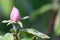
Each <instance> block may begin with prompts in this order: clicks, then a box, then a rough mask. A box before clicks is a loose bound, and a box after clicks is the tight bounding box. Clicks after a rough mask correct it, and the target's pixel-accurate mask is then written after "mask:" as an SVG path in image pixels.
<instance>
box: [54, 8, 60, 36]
mask: <svg viewBox="0 0 60 40" xmlns="http://www.w3.org/2000/svg"><path fill="white" fill-rule="evenodd" d="M54 31H55V33H56V34H57V35H60V9H59V12H58V14H57V17H56V20H55V25H54Z"/></svg>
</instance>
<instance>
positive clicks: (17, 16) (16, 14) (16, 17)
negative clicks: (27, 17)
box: [10, 7, 20, 22]
mask: <svg viewBox="0 0 60 40" xmlns="http://www.w3.org/2000/svg"><path fill="white" fill-rule="evenodd" d="M10 20H12V21H13V22H17V21H19V20H20V14H19V10H18V9H17V8H16V7H13V9H12V11H11V15H10Z"/></svg>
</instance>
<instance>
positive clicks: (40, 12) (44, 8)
mask: <svg viewBox="0 0 60 40" xmlns="http://www.w3.org/2000/svg"><path fill="white" fill-rule="evenodd" d="M51 9H52V4H46V5H43V6H42V7H40V8H39V9H37V10H35V11H33V12H32V13H31V16H32V18H36V17H37V16H38V15H39V16H41V15H43V14H44V13H45V12H47V11H49V10H51Z"/></svg>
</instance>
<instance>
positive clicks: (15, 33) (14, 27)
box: [13, 24, 18, 40]
mask: <svg viewBox="0 0 60 40" xmlns="http://www.w3.org/2000/svg"><path fill="white" fill-rule="evenodd" d="M13 29H14V31H15V32H14V36H15V37H16V40H18V36H17V29H16V26H15V25H14V24H13Z"/></svg>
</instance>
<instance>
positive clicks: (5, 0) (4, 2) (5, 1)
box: [0, 0, 13, 17]
mask: <svg viewBox="0 0 60 40" xmlns="http://www.w3.org/2000/svg"><path fill="white" fill-rule="evenodd" d="M12 1H13V0H0V4H1V7H2V10H3V13H4V15H5V17H7V16H9V14H10V12H11V9H12V6H13V2H12Z"/></svg>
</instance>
